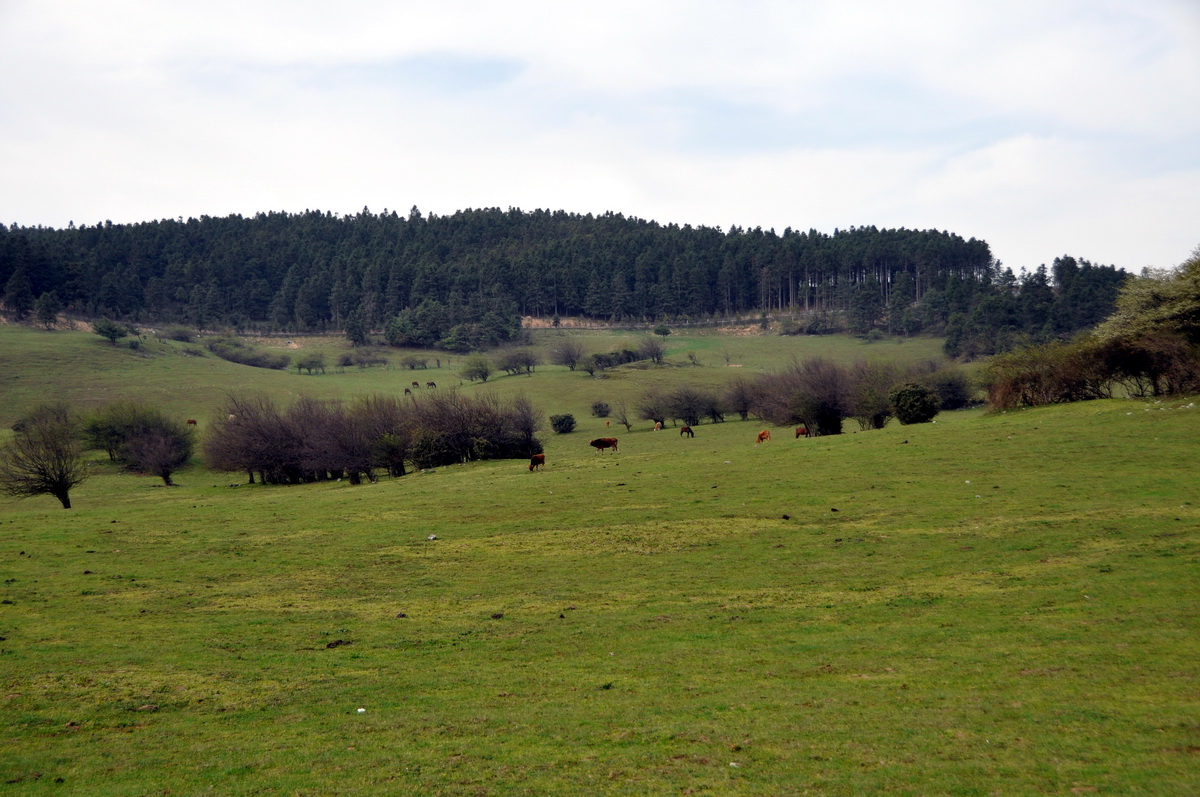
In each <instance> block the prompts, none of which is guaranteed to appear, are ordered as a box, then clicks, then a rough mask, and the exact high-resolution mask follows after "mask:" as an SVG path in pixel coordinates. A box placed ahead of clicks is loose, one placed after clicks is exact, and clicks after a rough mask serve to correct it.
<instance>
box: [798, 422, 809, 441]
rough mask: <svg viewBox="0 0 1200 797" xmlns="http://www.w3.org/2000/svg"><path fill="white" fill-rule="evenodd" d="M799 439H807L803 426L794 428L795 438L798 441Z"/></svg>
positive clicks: (806, 432) (805, 428)
mask: <svg viewBox="0 0 1200 797" xmlns="http://www.w3.org/2000/svg"><path fill="white" fill-rule="evenodd" d="M801 437H808V427H807V426H805V425H804V424H800V425H799V426H797V427H796V438H797V439H799V438H801Z"/></svg>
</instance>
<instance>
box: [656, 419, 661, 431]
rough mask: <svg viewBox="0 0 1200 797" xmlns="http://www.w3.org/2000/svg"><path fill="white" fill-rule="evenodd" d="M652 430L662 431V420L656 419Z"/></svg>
mask: <svg viewBox="0 0 1200 797" xmlns="http://www.w3.org/2000/svg"><path fill="white" fill-rule="evenodd" d="M654 431H656V432H661V431H662V421H656V422H655V423H654Z"/></svg>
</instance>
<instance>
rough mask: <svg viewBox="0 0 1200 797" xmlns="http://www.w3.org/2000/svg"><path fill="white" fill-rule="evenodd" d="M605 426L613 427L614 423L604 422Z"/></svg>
mask: <svg viewBox="0 0 1200 797" xmlns="http://www.w3.org/2000/svg"><path fill="white" fill-rule="evenodd" d="M604 425H605V426H606V427H607V426H612V421H605V422H604Z"/></svg>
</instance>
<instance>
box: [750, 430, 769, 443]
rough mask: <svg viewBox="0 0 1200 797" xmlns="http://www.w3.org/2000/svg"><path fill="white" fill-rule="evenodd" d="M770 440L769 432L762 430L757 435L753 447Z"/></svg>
mask: <svg viewBox="0 0 1200 797" xmlns="http://www.w3.org/2000/svg"><path fill="white" fill-rule="evenodd" d="M770 439H771V430H770V429H763V430H762V431H761V432H759V433H758V441H757V442H756V443H755V444H754V445H758V444H759V443H765V442H766V441H768V440H770Z"/></svg>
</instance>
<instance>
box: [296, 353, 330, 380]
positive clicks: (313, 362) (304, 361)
mask: <svg viewBox="0 0 1200 797" xmlns="http://www.w3.org/2000/svg"><path fill="white" fill-rule="evenodd" d="M302 370H303V371H308V375H309V376H312V374H313V372H314V371H319V372H320V373H325V355H324V354H308V355H305V356H304V357H302V358H301V359H299V360H297V361H296V373H300V371H302Z"/></svg>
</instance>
